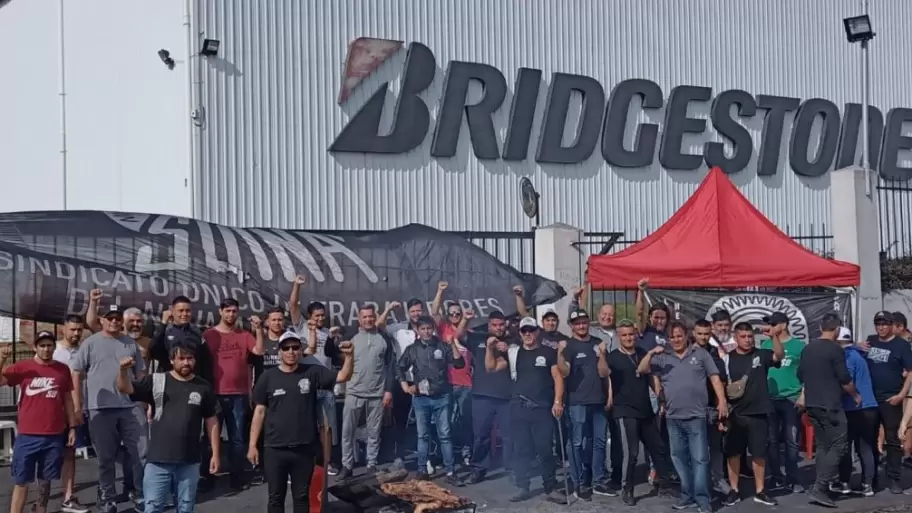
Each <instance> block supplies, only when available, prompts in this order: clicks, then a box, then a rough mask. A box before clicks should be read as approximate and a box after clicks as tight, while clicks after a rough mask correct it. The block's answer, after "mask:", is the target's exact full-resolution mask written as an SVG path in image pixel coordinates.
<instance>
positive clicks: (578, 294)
mask: <svg viewBox="0 0 912 513" xmlns="http://www.w3.org/2000/svg"><path fill="white" fill-rule="evenodd" d="M583 292H586V287H579V288H577V289H576V290H574V291H573V297H574V299H576V300H577V301H579V298H581V297H583Z"/></svg>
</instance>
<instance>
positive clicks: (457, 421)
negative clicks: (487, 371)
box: [450, 386, 473, 458]
mask: <svg viewBox="0 0 912 513" xmlns="http://www.w3.org/2000/svg"><path fill="white" fill-rule="evenodd" d="M451 396H452V398H451V399H450V411H451V412H452V413H451V415H450V424H451V426H450V427H451V428H452V429H451V431H452V432H453V449H454V450H456V449H461V450H462V456H463V457H464V458H468V457H469V456H471V455H472V440H473V439H472V389H471V388H470V387H460V386H454V387H453V392H452V394H451Z"/></svg>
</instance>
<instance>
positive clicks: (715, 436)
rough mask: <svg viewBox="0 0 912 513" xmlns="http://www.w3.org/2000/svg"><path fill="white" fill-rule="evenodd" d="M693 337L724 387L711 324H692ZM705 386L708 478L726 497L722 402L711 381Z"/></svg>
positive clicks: (722, 365)
mask: <svg viewBox="0 0 912 513" xmlns="http://www.w3.org/2000/svg"><path fill="white" fill-rule="evenodd" d="M693 337H694V343H696V344H697V345H698V346H699V347H702V348H703V350H704V351H706V352H707V353H708V354H709V356H710V357H711V358H712V360H713V363H714V364H715V365H716V370H717V371H718V372H719V381H721V382H722V384H723V385H726V384H727V383H728V374H727V373H726V372H725V362H724V361H723V360H722V355H723V354H724V350H722V349H720V348H718V347H713V346H711V345H710V338H712V324H711V323H710V322H709V321H707V320H706V319H699V320H698V321H697V322H696V323H694V329H693ZM706 386H707V389H706V390H707V392H706V395H707V397H708V398H709V408H707V416H706V432H707V435H708V436H707V438H708V440H709V468H710V477H711V478H712V486H713V488H714V489H715V490H716V491H717V492H719V493H721V494H722V495H728V492H730V491H731V488H730V487H729V486H728V473H727V470H726V464H725V458H724V457H723V455H722V432H723V431H722V429H724V427H723V425H722V421H723V420H724V417H723V416H722V415H721V413H720V411H719V405H721V404H722V402H721V401H719V399H717V398H716V394H715V392H714V388H713V384H712V381H710V380H707V381H706ZM726 405H727V401H726Z"/></svg>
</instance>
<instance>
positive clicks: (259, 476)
mask: <svg viewBox="0 0 912 513" xmlns="http://www.w3.org/2000/svg"><path fill="white" fill-rule="evenodd" d="M330 475H335V474H330ZM265 483H266V478H265V477H264V476H263V473H262V472H260V471H255V472H254V473H253V476H251V477H250V484H251V485H252V486H262V485H263V484H265Z"/></svg>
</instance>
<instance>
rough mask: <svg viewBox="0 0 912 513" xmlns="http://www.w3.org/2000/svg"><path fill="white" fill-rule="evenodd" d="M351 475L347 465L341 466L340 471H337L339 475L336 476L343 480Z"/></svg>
mask: <svg viewBox="0 0 912 513" xmlns="http://www.w3.org/2000/svg"><path fill="white" fill-rule="evenodd" d="M351 476H352V471H351V469H350V468H347V467H342V471H341V472H339V475H338V476H337V477H338V478H339V481H345V480H346V479H351Z"/></svg>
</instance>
